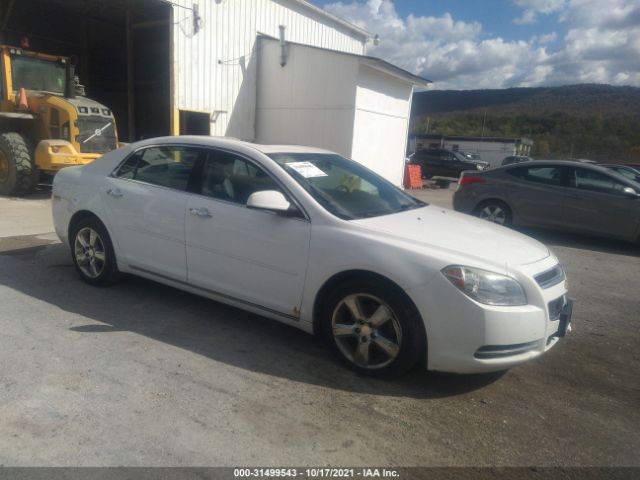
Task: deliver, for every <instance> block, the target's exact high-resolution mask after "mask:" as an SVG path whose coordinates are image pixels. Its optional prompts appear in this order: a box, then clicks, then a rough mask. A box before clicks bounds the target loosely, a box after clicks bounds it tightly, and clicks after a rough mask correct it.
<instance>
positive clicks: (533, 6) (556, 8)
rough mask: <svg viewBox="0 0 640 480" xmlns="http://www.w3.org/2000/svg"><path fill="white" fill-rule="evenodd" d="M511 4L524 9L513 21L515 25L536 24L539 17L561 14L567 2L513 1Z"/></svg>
mask: <svg viewBox="0 0 640 480" xmlns="http://www.w3.org/2000/svg"><path fill="white" fill-rule="evenodd" d="M513 3H514V4H516V5H517V6H518V7H521V8H523V9H524V11H523V12H522V15H521V16H520V17H518V18H516V19H515V20H514V22H515V23H517V24H531V23H536V22H537V21H538V16H539V15H541V14H542V15H550V14H552V13H557V12H561V11H563V10H564V9H565V8H566V6H567V0H513Z"/></svg>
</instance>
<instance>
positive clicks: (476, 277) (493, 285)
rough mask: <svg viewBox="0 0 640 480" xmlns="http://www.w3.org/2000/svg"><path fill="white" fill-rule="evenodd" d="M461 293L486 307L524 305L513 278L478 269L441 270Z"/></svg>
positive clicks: (525, 298)
mask: <svg viewBox="0 0 640 480" xmlns="http://www.w3.org/2000/svg"><path fill="white" fill-rule="evenodd" d="M442 273H443V275H444V276H445V277H447V279H448V280H449V281H450V282H451V283H452V284H453V285H454V286H456V287H457V288H458V289H459V290H460V291H462V293H464V294H465V295H467V296H469V297H471V298H473V299H474V300H476V301H478V302H480V303H484V304H486V305H501V306H515V305H526V304H527V297H526V296H525V294H524V290H523V289H522V286H521V285H520V284H519V283H518V282H517V281H516V280H514V279H513V278H511V277H507V276H505V275H500V274H499V273H494V272H489V271H487V270H480V269H479V268H472V267H464V266H460V265H451V266H449V267H446V268H444V269H443V270H442Z"/></svg>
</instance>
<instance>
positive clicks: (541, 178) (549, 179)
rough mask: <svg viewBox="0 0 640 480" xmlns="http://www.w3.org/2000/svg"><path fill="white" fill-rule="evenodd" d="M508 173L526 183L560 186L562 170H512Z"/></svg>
mask: <svg viewBox="0 0 640 480" xmlns="http://www.w3.org/2000/svg"><path fill="white" fill-rule="evenodd" d="M508 173H509V174H510V175H513V176H514V177H517V178H520V179H522V180H526V181H527V182H533V183H540V184H543V185H555V186H561V185H562V168H560V167H521V168H512V169H511V170H509V171H508Z"/></svg>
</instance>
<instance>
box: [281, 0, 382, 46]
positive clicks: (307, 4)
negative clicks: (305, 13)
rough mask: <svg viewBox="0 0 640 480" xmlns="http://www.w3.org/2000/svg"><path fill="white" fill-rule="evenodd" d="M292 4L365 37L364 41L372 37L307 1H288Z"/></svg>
mask: <svg viewBox="0 0 640 480" xmlns="http://www.w3.org/2000/svg"><path fill="white" fill-rule="evenodd" d="M289 1H290V2H292V3H297V4H299V5H302V6H303V7H305V8H307V9H309V10H311V11H312V12H315V13H317V14H319V15H322V16H324V17H326V18H328V19H329V20H332V21H333V22H335V23H338V24H340V25H342V26H343V27H345V28H347V29H349V30H351V31H353V32H355V33H358V34H359V35H362V36H363V37H365V40H367V39H369V38H372V37H373V35H372V34H371V33H370V32H368V31H367V30H365V29H364V28H360V27H358V26H357V25H354V24H353V23H351V22H348V21H346V20H345V19H343V18H340V17H338V16H337V15H334V14H332V13H329V12H327V11H326V10H324V9H323V8H320V7H318V6H316V5H314V4H312V3H310V2H308V1H307V0H289Z"/></svg>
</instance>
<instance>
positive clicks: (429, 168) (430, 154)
mask: <svg viewBox="0 0 640 480" xmlns="http://www.w3.org/2000/svg"><path fill="white" fill-rule="evenodd" d="M410 162H411V163H412V164H414V165H420V166H421V167H422V178H431V177H453V178H459V177H460V174H461V173H462V172H464V171H465V170H475V171H478V170H486V169H487V168H488V167H489V163H487V162H484V161H482V160H471V159H469V158H467V157H465V156H464V155H462V154H461V153H459V152H454V151H451V150H445V149H443V148H429V149H426V150H418V151H417V152H416V153H414V154H413V155H412V156H411V157H410Z"/></svg>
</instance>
